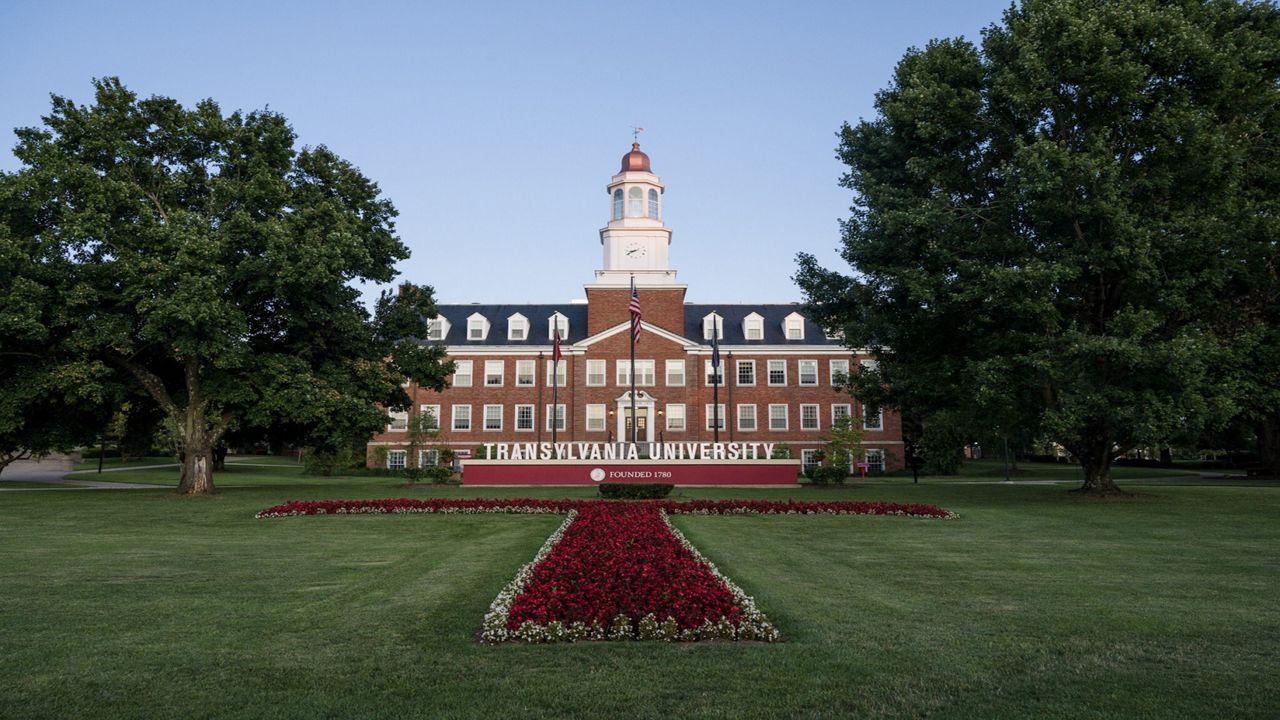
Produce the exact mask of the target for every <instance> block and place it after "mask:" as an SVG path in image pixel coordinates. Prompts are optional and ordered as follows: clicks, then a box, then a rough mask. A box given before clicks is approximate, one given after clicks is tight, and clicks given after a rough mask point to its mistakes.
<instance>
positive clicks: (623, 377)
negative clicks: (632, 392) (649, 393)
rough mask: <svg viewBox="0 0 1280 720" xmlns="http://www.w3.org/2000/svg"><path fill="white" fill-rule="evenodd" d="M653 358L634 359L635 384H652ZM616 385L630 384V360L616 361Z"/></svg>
mask: <svg viewBox="0 0 1280 720" xmlns="http://www.w3.org/2000/svg"><path fill="white" fill-rule="evenodd" d="M653 367H654V363H653V360H636V385H643V386H646V387H648V386H651V385H653V384H654V378H653ZM618 385H620V386H630V385H631V361H630V360H619V361H618Z"/></svg>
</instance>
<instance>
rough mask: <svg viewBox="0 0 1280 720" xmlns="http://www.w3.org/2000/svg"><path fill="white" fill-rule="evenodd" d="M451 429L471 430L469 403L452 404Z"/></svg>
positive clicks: (457, 430)
mask: <svg viewBox="0 0 1280 720" xmlns="http://www.w3.org/2000/svg"><path fill="white" fill-rule="evenodd" d="M453 430H454V432H470V431H471V406H470V405H454V406H453Z"/></svg>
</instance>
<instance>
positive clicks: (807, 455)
mask: <svg viewBox="0 0 1280 720" xmlns="http://www.w3.org/2000/svg"><path fill="white" fill-rule="evenodd" d="M800 466H801V468H803V470H804V472H805V474H808V473H809V471H810V470H813V469H814V468H816V467H818V451H817V450H816V449H806V450H801V451H800Z"/></svg>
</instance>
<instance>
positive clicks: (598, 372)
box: [587, 360, 609, 387]
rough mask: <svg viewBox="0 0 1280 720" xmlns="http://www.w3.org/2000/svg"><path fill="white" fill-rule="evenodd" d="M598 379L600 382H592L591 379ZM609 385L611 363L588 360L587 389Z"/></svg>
mask: <svg viewBox="0 0 1280 720" xmlns="http://www.w3.org/2000/svg"><path fill="white" fill-rule="evenodd" d="M593 377H596V378H599V380H596V381H592V379H591V378H593ZM608 384H609V361H608V360H588V361H587V387H604V386H606V385H608Z"/></svg>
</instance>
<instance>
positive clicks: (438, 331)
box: [427, 317, 449, 340]
mask: <svg viewBox="0 0 1280 720" xmlns="http://www.w3.org/2000/svg"><path fill="white" fill-rule="evenodd" d="M448 334H449V321H448V320H445V319H444V318H442V317H438V318H433V319H431V320H428V321H427V339H428V340H443V339H444V337H445V336H446V335H448Z"/></svg>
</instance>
